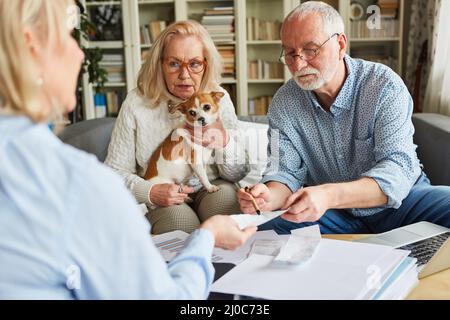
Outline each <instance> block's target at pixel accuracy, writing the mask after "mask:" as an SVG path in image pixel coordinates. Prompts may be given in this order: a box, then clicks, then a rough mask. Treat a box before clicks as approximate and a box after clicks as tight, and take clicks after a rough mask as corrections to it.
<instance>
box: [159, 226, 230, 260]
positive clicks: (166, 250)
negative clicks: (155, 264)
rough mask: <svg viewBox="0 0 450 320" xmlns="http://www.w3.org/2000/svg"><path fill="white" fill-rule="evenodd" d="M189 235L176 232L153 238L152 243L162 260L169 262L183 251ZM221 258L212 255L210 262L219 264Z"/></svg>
mask: <svg viewBox="0 0 450 320" xmlns="http://www.w3.org/2000/svg"><path fill="white" fill-rule="evenodd" d="M188 237H189V233H186V232H184V231H180V230H176V231H172V232H167V233H164V234H160V235H156V236H153V238H152V239H153V242H154V243H155V246H156V248H157V249H158V250H159V251H160V252H161V255H162V256H163V258H164V260H165V261H167V262H170V261H172V260H173V258H175V257H176V256H177V254H178V253H179V252H180V251H181V249H183V247H184V244H185V242H186V239H187V238H188ZM222 259H223V258H222V257H221V256H217V255H215V254H214V253H213V256H212V262H219V261H220V260H222Z"/></svg>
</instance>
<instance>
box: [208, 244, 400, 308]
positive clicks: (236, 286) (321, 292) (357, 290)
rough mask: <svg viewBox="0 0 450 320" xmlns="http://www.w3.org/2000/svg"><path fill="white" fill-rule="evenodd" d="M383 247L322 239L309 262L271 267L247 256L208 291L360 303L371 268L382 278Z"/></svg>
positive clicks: (263, 258)
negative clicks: (345, 300) (351, 300)
mask: <svg viewBox="0 0 450 320" xmlns="http://www.w3.org/2000/svg"><path fill="white" fill-rule="evenodd" d="M393 250H394V249H393V248H391V247H387V246H381V245H372V244H362V243H353V242H346V241H339V240H329V239H322V240H321V242H320V244H319V246H318V248H317V252H316V253H315V254H314V256H313V257H312V258H311V260H310V261H308V262H307V263H304V264H300V265H288V264H285V265H280V264H278V263H275V264H274V263H273V261H274V258H273V257H271V256H263V255H257V254H254V255H251V256H250V257H249V258H248V259H246V260H245V261H243V262H242V263H240V264H239V265H238V266H236V267H235V268H233V269H232V270H231V271H230V272H228V273H227V274H225V275H224V276H223V277H221V278H220V279H219V280H218V281H216V282H215V283H214V284H213V286H212V291H214V292H221V293H229V294H239V295H245V296H251V297H259V298H265V299H287V300H294V299H306V300H308V299H337V300H340V299H361V298H363V296H364V295H366V294H367V293H368V291H369V289H370V288H369V287H368V286H369V284H370V280H371V276H372V274H371V273H370V270H371V269H370V267H371V266H379V267H380V272H381V277H383V276H384V277H385V274H386V272H387V271H386V270H385V268H384V267H383V266H384V265H390V264H391V263H390V261H386V262H385V263H383V264H380V261H382V260H383V259H382V258H383V257H385V258H384V259H385V260H389V259H391V258H389V255H387V254H388V253H390V252H392V251H393Z"/></svg>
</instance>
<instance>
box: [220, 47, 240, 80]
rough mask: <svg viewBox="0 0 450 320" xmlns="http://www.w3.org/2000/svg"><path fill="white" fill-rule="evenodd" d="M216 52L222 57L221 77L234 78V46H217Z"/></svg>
mask: <svg viewBox="0 0 450 320" xmlns="http://www.w3.org/2000/svg"><path fill="white" fill-rule="evenodd" d="M217 50H218V51H219V53H220V56H221V57H222V62H223V72H222V77H230V78H235V77H236V61H235V47H234V45H218V46H217Z"/></svg>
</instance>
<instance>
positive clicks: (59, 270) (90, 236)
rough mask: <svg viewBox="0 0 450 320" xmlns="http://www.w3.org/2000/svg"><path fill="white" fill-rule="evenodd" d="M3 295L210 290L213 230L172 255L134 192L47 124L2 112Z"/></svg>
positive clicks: (165, 294)
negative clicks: (154, 235)
mask: <svg viewBox="0 0 450 320" xmlns="http://www.w3.org/2000/svg"><path fill="white" fill-rule="evenodd" d="M0 234H1V236H0V261H1V262H0V263H1V267H0V299H203V298H206V297H207V295H208V292H209V289H210V285H211V283H212V280H213V275H214V269H213V267H212V264H211V254H212V250H213V246H214V239H213V236H212V234H211V233H210V232H209V231H207V230H197V231H195V232H194V233H193V234H192V236H191V237H190V239H189V241H188V243H187V245H186V248H185V250H184V251H183V252H182V253H181V254H179V255H178V256H177V257H176V258H175V259H174V260H173V261H172V262H171V263H170V264H168V265H167V264H166V263H165V262H164V260H163V258H162V256H161V255H160V254H159V252H158V250H157V249H156V247H155V246H154V244H153V242H152V240H151V236H150V226H149V224H148V222H147V221H146V219H145V218H144V217H143V215H142V212H141V210H140V209H139V208H138V206H137V204H136V202H135V200H134V198H133V197H132V196H131V194H130V193H129V191H128V190H127V189H126V187H125V186H124V184H123V181H122V179H121V178H120V177H118V176H116V175H115V174H114V173H112V171H111V170H110V169H108V168H107V167H106V166H104V165H102V164H100V163H99V162H98V161H97V160H96V158H95V157H94V156H92V155H88V154H86V153H84V152H81V151H79V150H76V149H74V148H72V147H69V146H67V145H64V144H63V143H62V142H61V141H60V140H59V139H58V138H56V137H55V136H54V134H53V133H52V132H51V131H50V130H49V129H48V127H47V126H45V125H36V124H34V123H32V122H31V121H30V120H29V119H28V118H25V117H11V116H0Z"/></svg>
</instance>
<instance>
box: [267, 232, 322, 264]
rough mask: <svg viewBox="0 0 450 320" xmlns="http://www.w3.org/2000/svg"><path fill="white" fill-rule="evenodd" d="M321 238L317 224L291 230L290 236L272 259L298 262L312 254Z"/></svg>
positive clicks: (309, 257)
mask: <svg viewBox="0 0 450 320" xmlns="http://www.w3.org/2000/svg"><path fill="white" fill-rule="evenodd" d="M320 240H321V235H320V228H319V226H318V225H314V226H311V227H306V228H301V229H297V230H294V231H291V236H290V237H289V240H288V241H287V243H286V245H284V246H283V247H282V248H281V250H280V253H279V254H278V255H277V256H276V257H275V260H274V261H278V262H285V263H292V264H300V263H303V262H306V261H308V260H309V259H311V257H312V256H313V255H314V252H315V251H316V249H317V246H318V245H319V243H320Z"/></svg>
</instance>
